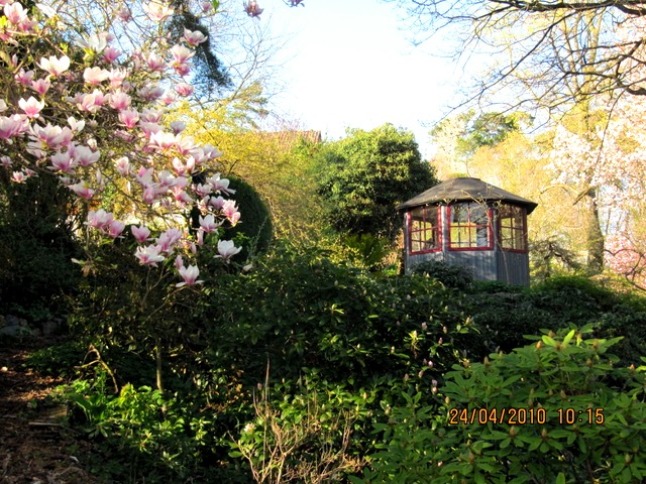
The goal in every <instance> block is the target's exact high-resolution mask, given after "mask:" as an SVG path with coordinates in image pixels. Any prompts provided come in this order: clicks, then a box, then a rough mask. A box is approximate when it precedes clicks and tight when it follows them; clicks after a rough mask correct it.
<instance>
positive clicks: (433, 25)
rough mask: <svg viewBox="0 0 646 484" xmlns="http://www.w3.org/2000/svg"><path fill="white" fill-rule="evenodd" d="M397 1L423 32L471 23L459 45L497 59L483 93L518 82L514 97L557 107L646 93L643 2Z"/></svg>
mask: <svg viewBox="0 0 646 484" xmlns="http://www.w3.org/2000/svg"><path fill="white" fill-rule="evenodd" d="M398 2H399V3H400V4H402V5H404V6H406V7H408V8H409V11H410V12H411V14H412V15H413V16H414V18H415V19H416V20H417V21H419V25H420V28H421V29H422V30H423V31H425V32H428V31H437V30H438V29H442V28H446V27H449V26H451V27H463V28H466V30H465V31H464V32H463V33H464V34H465V35H466V36H465V37H463V39H464V41H465V42H464V44H463V45H462V46H461V47H460V49H458V50H459V51H460V52H465V53H467V54H468V55H471V54H473V53H474V52H478V49H482V50H480V52H481V53H482V52H484V53H486V54H488V55H491V58H492V59H494V58H495V59H496V61H498V62H499V64H498V65H496V66H494V67H493V70H492V73H491V76H490V77H489V78H488V79H485V80H484V82H481V83H480V86H479V91H480V92H481V93H482V92H491V91H492V90H497V89H500V88H502V87H504V86H507V85H508V84H509V81H519V80H520V81H521V82H522V90H521V89H518V90H516V91H515V92H514V95H513V97H514V99H513V101H511V102H513V103H515V104H516V105H520V104H523V103H530V102H531V103H535V102H537V101H538V103H539V105H540V106H542V107H548V108H552V109H553V108H555V107H557V106H560V105H561V104H563V103H569V102H570V101H572V100H576V101H577V102H580V101H581V99H582V97H593V96H595V95H598V94H601V93H617V92H625V93H629V94H635V95H646V76H645V74H646V69H645V65H646V50H645V49H644V45H645V41H646V38H645V36H644V28H643V26H644V22H645V21H644V19H643V17H645V16H646V2H644V1H636V0H610V1H608V0H583V1H568V0H564V1H559V2H555V1H552V0H531V1H518V0H463V1H460V2H456V1H454V0H398ZM495 54H504V55H495ZM503 58H504V59H506V60H505V61H503V62H501V59H503ZM481 81H482V80H481Z"/></svg>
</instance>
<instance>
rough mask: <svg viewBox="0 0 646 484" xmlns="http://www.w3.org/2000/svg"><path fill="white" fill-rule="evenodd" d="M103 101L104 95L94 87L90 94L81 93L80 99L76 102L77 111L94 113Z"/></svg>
mask: <svg viewBox="0 0 646 484" xmlns="http://www.w3.org/2000/svg"><path fill="white" fill-rule="evenodd" d="M104 103H105V97H104V95H103V93H102V92H101V91H99V90H97V89H95V90H94V91H93V92H92V93H90V94H83V95H81V96H80V100H79V101H78V102H77V103H76V107H77V108H78V110H79V111H87V112H89V113H92V114H96V113H97V112H99V110H100V109H101V107H102V106H103V104H104Z"/></svg>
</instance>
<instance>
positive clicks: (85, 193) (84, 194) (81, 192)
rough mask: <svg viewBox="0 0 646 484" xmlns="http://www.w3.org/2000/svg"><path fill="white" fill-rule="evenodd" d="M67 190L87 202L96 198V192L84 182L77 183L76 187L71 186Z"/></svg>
mask: <svg viewBox="0 0 646 484" xmlns="http://www.w3.org/2000/svg"><path fill="white" fill-rule="evenodd" d="M67 188H69V189H70V190H72V191H73V192H74V193H76V194H77V195H78V196H79V197H81V198H83V199H85V200H89V199H91V198H92V197H93V196H94V190H92V189H91V188H90V187H88V186H87V183H86V182H84V181H83V182H79V183H75V184H74V185H69V186H68V187H67Z"/></svg>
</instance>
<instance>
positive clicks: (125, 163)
mask: <svg viewBox="0 0 646 484" xmlns="http://www.w3.org/2000/svg"><path fill="white" fill-rule="evenodd" d="M114 167H115V168H116V169H117V172H119V174H120V175H121V176H128V175H129V174H130V160H129V159H128V157H127V156H122V157H121V158H117V159H116V160H114Z"/></svg>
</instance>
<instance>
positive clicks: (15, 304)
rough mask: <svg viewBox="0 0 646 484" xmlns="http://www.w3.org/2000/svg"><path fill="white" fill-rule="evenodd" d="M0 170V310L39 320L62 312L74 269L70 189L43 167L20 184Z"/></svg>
mask: <svg viewBox="0 0 646 484" xmlns="http://www.w3.org/2000/svg"><path fill="white" fill-rule="evenodd" d="M9 174H10V172H8V171H5V170H3V171H2V173H0V261H2V263H1V264H0V314H7V313H12V314H15V315H17V316H20V317H24V318H26V319H28V320H29V321H30V322H42V321H46V320H48V319H50V318H51V317H53V316H55V315H60V314H65V313H66V312H67V308H68V307H67V300H68V298H67V296H69V295H73V294H75V288H76V284H77V283H78V280H79V276H80V274H79V270H78V267H76V266H75V265H74V264H73V263H72V262H71V259H72V258H73V257H79V254H80V247H79V245H78V243H77V242H76V241H75V239H74V236H73V222H72V221H71V220H72V217H71V216H70V212H71V211H72V201H71V200H72V197H73V194H72V192H71V191H70V190H67V189H66V188H64V187H60V186H58V180H56V178H55V177H54V176H53V175H47V174H46V173H43V174H42V176H38V177H33V178H30V179H29V180H27V181H26V182H25V183H24V184H16V183H12V182H10V181H9V179H8V177H9Z"/></svg>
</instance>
